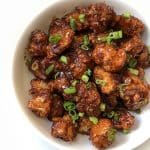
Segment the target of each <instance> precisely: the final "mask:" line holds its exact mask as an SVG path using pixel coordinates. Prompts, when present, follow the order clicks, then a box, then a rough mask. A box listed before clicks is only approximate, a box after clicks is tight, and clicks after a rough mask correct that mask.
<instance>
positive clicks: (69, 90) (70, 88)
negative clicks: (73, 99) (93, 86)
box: [64, 86, 77, 94]
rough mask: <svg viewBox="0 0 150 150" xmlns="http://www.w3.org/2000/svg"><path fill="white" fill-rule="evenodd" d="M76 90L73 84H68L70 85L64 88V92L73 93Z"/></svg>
mask: <svg viewBox="0 0 150 150" xmlns="http://www.w3.org/2000/svg"><path fill="white" fill-rule="evenodd" d="M76 92H77V90H76V88H75V87H74V86H70V87H68V88H66V89H64V93H65V94H74V93H76Z"/></svg>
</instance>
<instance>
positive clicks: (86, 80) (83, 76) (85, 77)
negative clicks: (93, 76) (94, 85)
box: [81, 74, 89, 83]
mask: <svg viewBox="0 0 150 150" xmlns="http://www.w3.org/2000/svg"><path fill="white" fill-rule="evenodd" d="M81 79H82V81H84V82H85V83H87V82H88V81H89V77H88V76H87V75H85V74H84V75H82V77H81Z"/></svg>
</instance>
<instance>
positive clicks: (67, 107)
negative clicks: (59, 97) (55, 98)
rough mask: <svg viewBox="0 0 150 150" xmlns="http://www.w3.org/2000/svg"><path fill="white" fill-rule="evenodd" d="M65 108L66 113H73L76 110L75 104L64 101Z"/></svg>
mask: <svg viewBox="0 0 150 150" xmlns="http://www.w3.org/2000/svg"><path fill="white" fill-rule="evenodd" d="M63 106H64V108H65V110H66V111H71V110H74V109H75V104H74V103H73V102H71V101H64V104H63Z"/></svg>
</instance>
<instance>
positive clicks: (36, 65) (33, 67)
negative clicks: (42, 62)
mask: <svg viewBox="0 0 150 150" xmlns="http://www.w3.org/2000/svg"><path fill="white" fill-rule="evenodd" d="M38 68H39V64H38V62H37V61H35V62H33V64H32V66H31V69H32V70H33V71H36V70H38Z"/></svg>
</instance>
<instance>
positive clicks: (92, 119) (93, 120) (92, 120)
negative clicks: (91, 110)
mask: <svg viewBox="0 0 150 150" xmlns="http://www.w3.org/2000/svg"><path fill="white" fill-rule="evenodd" d="M89 120H90V121H91V122H93V124H97V123H98V119H97V118H96V117H89Z"/></svg>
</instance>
